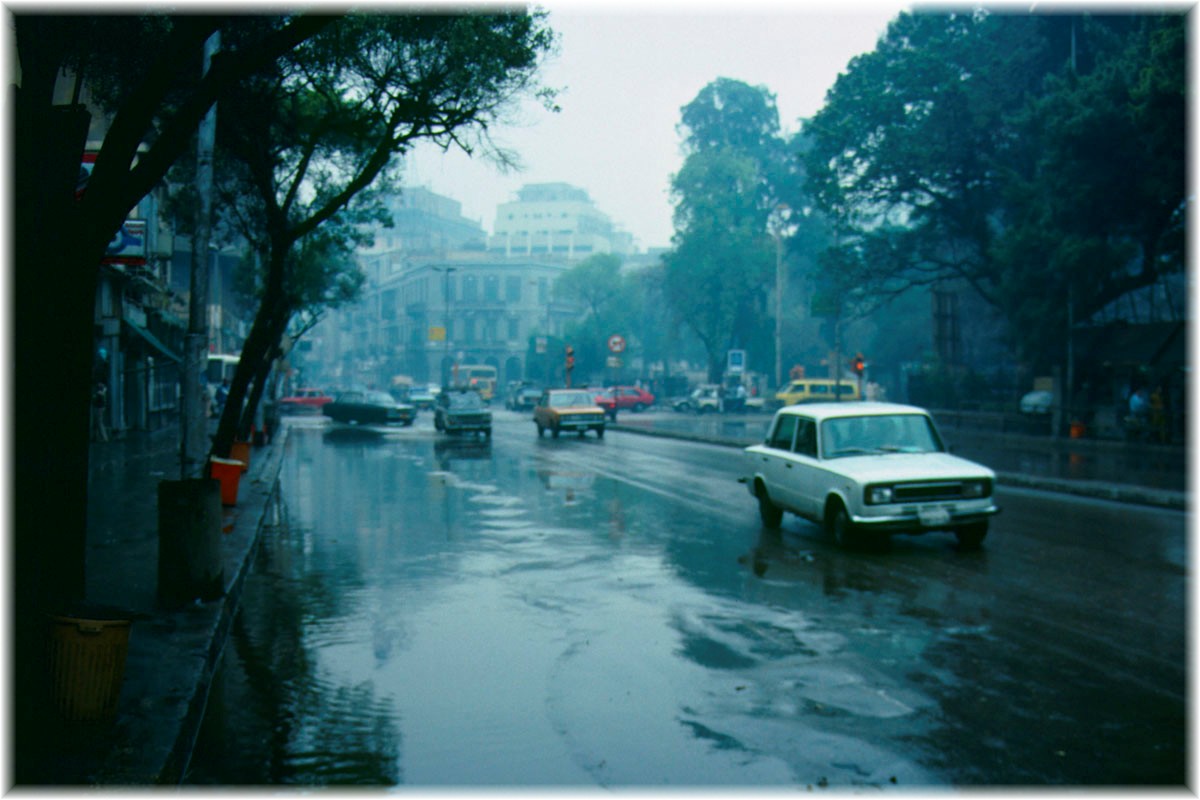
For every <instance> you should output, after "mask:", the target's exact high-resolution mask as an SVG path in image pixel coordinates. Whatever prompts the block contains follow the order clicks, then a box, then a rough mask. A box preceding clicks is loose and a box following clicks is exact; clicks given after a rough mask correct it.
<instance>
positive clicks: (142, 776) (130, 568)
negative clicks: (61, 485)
mask: <svg viewBox="0 0 1200 800" xmlns="http://www.w3.org/2000/svg"><path fill="white" fill-rule="evenodd" d="M286 431H287V428H286V426H284V427H282V428H281V429H280V431H279V433H278V434H277V438H276V440H275V441H273V442H271V443H270V444H268V445H265V446H263V447H253V448H251V456H250V467H249V470H248V471H247V472H246V473H244V474H243V475H242V477H241V480H240V482H239V491H238V502H237V505H236V506H232V507H227V508H225V509H224V511H223V520H222V558H223V561H224V573H225V574H224V579H225V594H224V596H223V597H221V598H219V599H217V600H213V601H211V602H208V603H197V604H195V605H194V606H191V607H189V608H185V609H183V610H180V611H164V610H160V609H159V608H158V607H157V601H156V595H157V591H158V587H157V580H158V575H157V572H158V484H159V482H160V481H162V480H175V479H177V478H179V477H180V475H179V458H178V450H179V431H178V429H177V428H174V427H172V428H167V429H163V430H160V431H154V432H142V431H131V432H128V433H127V434H126V435H125V436H124V437H123V438H121V439H118V440H114V441H110V442H103V443H94V444H92V446H91V450H90V453H89V457H90V463H89V475H90V477H89V481H90V482H89V487H88V551H87V567H86V569H87V583H86V587H87V589H86V591H87V596H86V600H87V602H88V603H89V604H96V605H103V606H113V607H116V608H120V609H123V610H125V611H128V612H129V613H130V617H131V618H132V619H133V620H134V621H133V624H132V626H131V629H130V636H129V653H128V658H127V661H126V669H125V677H124V681H123V683H122V686H121V694H120V699H119V701H118V707H117V714H116V718H115V720H113V721H111V722H106V723H66V722H61V721H56V722H55V723H53V724H51V725H48V726H46V729H45V730H43V731H39V732H36V733H33V734H31V733H30V732H17V731H14V735H26V736H39V737H44V738H45V739H46V740H45V741H37V742H36V744H37V747H36V750H35V751H34V752H36V753H38V754H39V756H38V757H37V758H35V759H32V760H33V761H35V762H36V763H32V764H30V763H23V764H21V765H13V767H14V768H13V772H14V773H15V775H14V779H15V780H21V781H22V783H20V784H17V787H18V788H22V789H27V788H35V787H37V788H44V787H46V786H53V785H60V786H80V785H93V786H108V787H112V786H154V785H163V784H165V785H176V784H178V783H179V781H180V780H181V778H182V777H183V774H184V771H185V769H186V766H187V761H188V759H189V757H190V754H191V750H192V745H193V743H194V741H195V738H196V734H197V732H198V731H199V726H200V722H201V720H202V719H203V717H204V708H205V703H206V701H207V697H208V689H209V686H210V684H211V681H212V678H213V674H214V671H215V669H216V666H217V664H218V663H219V661H220V655H221V650H222V648H223V646H224V644H225V641H226V639H227V636H228V631H229V625H230V623H231V621H232V618H233V615H234V613H235V612H236V611H237V605H238V602H239V600H240V594H241V589H242V585H243V580H244V578H245V575H246V573H247V571H248V569H249V567H250V565H251V563H252V562H253V553H254V549H255V546H256V545H257V543H258V541H259V533H260V531H261V530H262V529H263V527H264V526H265V525H268V524H270V523H271V518H272V511H273V509H274V502H275V501H276V499H277V498H276V492H275V488H276V481H277V478H278V475H279V469H280V465H281V463H282V455H283V442H284V440H285V438H286ZM53 713H54V712H53V711H51V710H49V709H48V716H51V715H53ZM18 767H19V768H18Z"/></svg>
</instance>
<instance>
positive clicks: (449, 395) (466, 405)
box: [433, 388, 492, 437]
mask: <svg viewBox="0 0 1200 800" xmlns="http://www.w3.org/2000/svg"><path fill="white" fill-rule="evenodd" d="M433 427H435V428H437V429H438V430H439V431H442V432H443V433H468V432H469V433H482V434H483V435H484V436H485V437H490V436H491V435H492V412H491V410H490V409H489V408H488V407H487V403H485V402H484V401H483V397H481V396H480V394H479V392H477V391H475V390H474V389H466V388H458V389H448V390H444V391H443V392H442V393H441V394H439V395H438V397H437V403H436V404H435V405H434V407H433Z"/></svg>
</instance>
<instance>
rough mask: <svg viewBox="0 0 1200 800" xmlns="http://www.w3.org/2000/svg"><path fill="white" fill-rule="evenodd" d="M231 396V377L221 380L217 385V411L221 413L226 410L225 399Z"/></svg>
mask: <svg viewBox="0 0 1200 800" xmlns="http://www.w3.org/2000/svg"><path fill="white" fill-rule="evenodd" d="M228 397H229V378H225V379H224V380H223V381H221V385H220V386H218V387H217V397H216V401H217V413H218V414H220V413H222V412H223V411H224V410H225V400H226V399H227V398H228Z"/></svg>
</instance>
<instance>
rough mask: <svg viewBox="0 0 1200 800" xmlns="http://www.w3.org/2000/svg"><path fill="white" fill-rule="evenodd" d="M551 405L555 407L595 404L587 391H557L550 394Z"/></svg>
mask: <svg viewBox="0 0 1200 800" xmlns="http://www.w3.org/2000/svg"><path fill="white" fill-rule="evenodd" d="M550 405H551V406H553V407H554V408H566V407H568V406H590V405H594V401H593V400H592V396H591V395H590V394H588V393H587V392H556V393H554V394H552V395H550Z"/></svg>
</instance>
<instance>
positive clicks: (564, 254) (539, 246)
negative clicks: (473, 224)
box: [488, 183, 634, 262]
mask: <svg viewBox="0 0 1200 800" xmlns="http://www.w3.org/2000/svg"><path fill="white" fill-rule="evenodd" d="M633 251H634V243H633V236H632V235H631V234H629V233H627V232H624V231H619V230H617V228H616V227H615V226H614V224H613V221H612V219H610V218H609V216H608V215H607V214H605V213H604V212H602V211H600V209H598V208H596V206H595V204H594V203H593V202H592V200H591V198H590V197H588V193H587V192H586V191H584V190H583V189H580V188H577V187H575V186H571V185H570V184H566V183H537V184H529V185H527V186H524V187H522V188H521V189H520V190H519V191H518V192H517V199H516V200H515V201H512V202H508V203H502V204H501V205H500V206H499V207H498V208H497V209H496V223H495V227H494V233H493V234H492V236H490V237H489V238H488V253H489V254H491V255H493V256H496V257H500V258H546V257H549V258H560V259H564V260H566V261H571V262H575V261H580V260H582V259H585V258H587V257H588V256H592V255H596V254H597V253H612V254H614V255H619V256H627V255H631V254H632V253H633Z"/></svg>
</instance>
